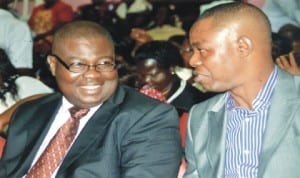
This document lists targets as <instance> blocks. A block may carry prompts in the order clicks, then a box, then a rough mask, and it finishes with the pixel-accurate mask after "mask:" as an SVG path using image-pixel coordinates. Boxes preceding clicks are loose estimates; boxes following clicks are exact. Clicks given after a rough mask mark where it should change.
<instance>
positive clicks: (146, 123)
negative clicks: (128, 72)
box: [0, 86, 182, 178]
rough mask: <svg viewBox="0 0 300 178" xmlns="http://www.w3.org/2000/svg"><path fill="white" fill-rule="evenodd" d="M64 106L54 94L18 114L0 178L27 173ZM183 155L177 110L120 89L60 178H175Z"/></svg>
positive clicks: (96, 118) (88, 127)
mask: <svg viewBox="0 0 300 178" xmlns="http://www.w3.org/2000/svg"><path fill="white" fill-rule="evenodd" d="M61 101H62V96H61V95H60V94H59V93H56V94H51V95H50V96H47V97H44V98H41V99H38V100H35V101H32V102H30V103H26V104H23V105H21V106H20V107H19V108H18V109H17V110H16V112H15V114H14V115H13V118H12V120H11V123H10V127H9V130H8V138H7V144H6V147H5V150H4V155H3V159H2V160H1V162H0V177H14V178H15V177H22V176H23V175H24V174H25V173H26V172H27V170H28V169H29V168H30V165H31V162H32V161H33V158H34V156H35V153H36V152H37V150H38V148H39V147H40V144H41V143H42V141H43V139H44V137H45V135H46V133H47V131H48V129H49V127H50V125H51V123H52V121H53V119H54V117H55V115H56V113H57V111H58V109H59V107H60V105H61ZM181 153H182V150H181V146H180V136H179V130H178V115H177V112H176V110H175V109H174V108H173V107H172V106H170V105H167V104H164V103H161V102H158V101H156V100H154V99H151V98H149V97H146V96H144V95H142V94H139V93H138V92H136V91H135V90H134V89H131V88H128V87H125V86H119V87H118V89H117V91H116V93H115V94H114V95H113V96H112V97H110V98H109V100H108V101H106V102H105V103H103V105H102V106H101V107H100V108H99V109H98V111H96V113H95V114H94V115H93V116H92V118H91V119H90V120H89V122H88V123H87V125H86V126H85V127H84V128H83V130H82V132H81V133H80V135H79V136H78V138H77V139H76V141H75V142H74V144H73V146H72V147H71V149H70V151H69V152H68V154H67V155H66V158H65V159H64V161H63V162H62V165H61V166H60V168H59V170H58V173H57V177H59V178H63V177H64V178H75V177H76V178H93V177H97V178H118V177H126V178H129V177H132V178H168V177H169V178H175V177H176V175H177V171H178V167H179V164H180V159H181Z"/></svg>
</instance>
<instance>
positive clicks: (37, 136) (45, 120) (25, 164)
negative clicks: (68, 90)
mask: <svg viewBox="0 0 300 178" xmlns="http://www.w3.org/2000/svg"><path fill="white" fill-rule="evenodd" d="M52 98H53V97H51V100H52V101H50V102H47V103H46V104H43V105H41V106H39V108H35V107H32V111H33V112H31V113H29V114H30V115H28V116H27V115H26V116H24V118H23V119H24V120H25V118H29V120H30V124H28V125H27V128H26V129H25V131H24V133H22V134H21V136H22V139H24V140H23V141H22V142H23V143H24V146H25V147H24V149H23V151H22V152H23V157H22V158H21V161H19V163H21V164H20V165H19V166H18V167H17V169H16V172H15V173H14V174H15V175H18V174H20V175H22V174H23V172H24V170H28V169H29V167H30V165H31V163H32V161H33V159H34V156H35V154H36V152H37V150H38V149H39V147H40V145H41V143H42V141H43V139H44V137H45V136H46V133H47V131H48V129H49V127H50V125H51V123H52V121H53V119H54V116H55V115H56V112H57V109H58V108H59V106H60V101H61V100H60V99H61V95H60V94H55V95H54V99H52ZM32 116H34V117H35V119H32ZM26 120H27V119H26ZM25 122H26V121H25ZM20 143H21V142H20Z"/></svg>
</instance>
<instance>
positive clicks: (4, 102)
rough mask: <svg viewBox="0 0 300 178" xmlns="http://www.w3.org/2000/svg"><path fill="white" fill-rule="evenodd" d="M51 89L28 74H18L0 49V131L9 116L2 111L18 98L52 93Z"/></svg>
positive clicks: (2, 130)
mask: <svg viewBox="0 0 300 178" xmlns="http://www.w3.org/2000/svg"><path fill="white" fill-rule="evenodd" d="M52 92H53V90H52V89H51V88H50V87H48V86H47V85H45V84H44V83H43V82H41V81H39V80H38V79H35V78H33V77H30V76H25V75H18V73H17V70H16V68H15V67H14V66H13V65H12V64H11V62H10V60H9V58H8V56H7V54H6V53H5V51H4V50H3V49H0V131H1V132H4V131H5V129H4V128H5V127H6V125H7V124H8V122H9V119H10V118H9V117H5V118H4V117H3V115H2V114H3V113H4V112H5V111H6V110H7V109H8V108H10V107H11V106H13V105H14V104H15V103H17V102H18V101H19V100H21V99H24V98H27V97H29V96H33V95H37V94H46V93H52Z"/></svg>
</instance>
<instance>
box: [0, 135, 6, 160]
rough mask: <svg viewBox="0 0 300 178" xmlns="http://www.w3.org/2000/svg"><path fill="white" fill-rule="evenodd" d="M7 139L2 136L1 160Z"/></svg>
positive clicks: (0, 146)
mask: <svg viewBox="0 0 300 178" xmlns="http://www.w3.org/2000/svg"><path fill="white" fill-rule="evenodd" d="M5 143H6V139H5V138H3V137H1V136H0V158H1V157H2V153H3V148H4V146H5Z"/></svg>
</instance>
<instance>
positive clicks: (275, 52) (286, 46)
mask: <svg viewBox="0 0 300 178" xmlns="http://www.w3.org/2000/svg"><path fill="white" fill-rule="evenodd" d="M291 51H292V44H291V43H290V41H289V39H287V38H286V37H284V36H281V35H279V34H278V33H274V32H272V58H273V60H274V62H276V59H277V58H278V57H279V56H281V55H286V54H288V53H289V52H291Z"/></svg>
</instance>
